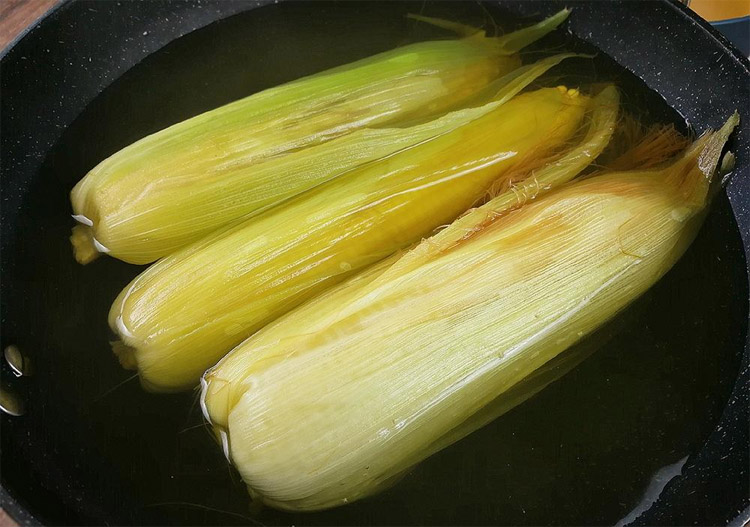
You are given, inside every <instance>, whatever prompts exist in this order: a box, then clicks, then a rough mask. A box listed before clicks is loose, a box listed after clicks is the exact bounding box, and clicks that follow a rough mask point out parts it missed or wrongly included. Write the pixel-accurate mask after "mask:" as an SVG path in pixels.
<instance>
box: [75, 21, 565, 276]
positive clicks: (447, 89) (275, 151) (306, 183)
mask: <svg viewBox="0 0 750 527" xmlns="http://www.w3.org/2000/svg"><path fill="white" fill-rule="evenodd" d="M567 13H568V11H567V10H563V11H561V12H560V13H558V14H557V15H555V16H552V17H550V18H548V19H547V20H545V21H543V22H540V23H539V24H537V25H535V26H531V27H529V28H525V29H522V30H520V31H517V32H515V33H511V34H509V35H505V36H503V37H486V36H485V34H484V32H481V31H478V30H474V31H473V32H472V34H471V35H470V36H466V37H464V38H461V39H454V40H441V41H429V42H421V43H416V44H411V45H408V46H404V47H401V48H397V49H395V50H392V51H388V52H385V53H381V54H378V55H375V56H373V57H370V58H367V59H363V60H360V61H357V62H354V63H352V64H348V65H345V66H341V67H338V68H334V69H332V70H328V71H325V72H322V73H319V74H316V75H312V76H310V77H305V78H303V79H300V80H297V81H294V82H290V83H287V84H284V85H282V86H278V87H275V88H271V89H268V90H265V91H263V92H260V93H257V94H255V95H251V96H249V97H247V98H244V99H241V100H239V101H236V102H234V103H231V104H228V105H226V106H222V107H220V108H217V109H215V110H212V111H209V112H206V113H203V114H201V115H198V116H196V117H193V118H191V119H188V120H186V121H183V122H181V123H178V124H175V125H173V126H170V127H169V128H166V129H165V130H162V131H160V132H157V133H155V134H153V135H150V136H148V137H146V138H144V139H141V140H140V141H137V142H136V143H134V144H132V145H130V146H128V147H126V148H123V149H122V150H120V151H119V152H116V153H115V154H113V155H111V156H110V157H108V158H107V159H105V160H104V161H102V162H101V163H99V164H98V165H97V166H96V167H94V168H93V169H92V170H91V171H90V172H89V173H88V174H87V175H86V176H85V177H84V178H83V179H82V180H81V181H80V182H79V183H78V184H77V185H76V186H75V188H74V189H73V190H72V192H71V202H72V205H73V215H74V218H76V219H77V220H78V221H79V222H80V223H81V224H80V225H78V226H77V227H76V228H75V231H74V233H73V236H72V237H71V242H72V244H73V247H74V252H75V256H76V258H77V260H78V261H79V262H81V263H88V262H90V261H91V260H93V259H95V258H96V257H97V256H99V255H100V254H101V253H106V254H109V255H110V256H113V257H115V258H119V259H121V260H124V261H126V262H130V263H136V264H145V263H150V262H153V261H155V260H156V259H158V258H161V257H163V256H166V255H169V254H171V253H173V252H174V251H176V250H177V249H179V248H181V247H184V246H186V245H188V244H189V243H191V242H194V241H196V240H199V239H201V238H202V237H204V236H206V235H207V234H210V233H211V232H213V231H215V230H217V229H219V228H221V227H222V226H226V225H228V224H230V223H231V222H233V221H235V220H237V219H238V218H242V217H246V216H248V215H250V214H253V213H257V212H259V211H262V210H264V209H267V208H269V207H271V206H273V205H275V204H278V203H280V202H282V201H283V200H285V199H287V198H290V197H292V196H294V195H296V194H299V193H301V192H304V191H305V190H308V189H310V188H312V187H314V186H316V185H318V184H320V183H323V182H325V181H327V180H330V179H333V178H335V177H338V176H341V175H342V174H345V173H346V172H347V171H349V170H351V169H352V168H354V167H357V166H359V165H361V164H363V163H367V162H369V161H372V160H374V159H378V158H380V157H382V156H385V155H388V154H391V153H393V152H395V151H397V150H399V149H401V148H403V147H405V146H408V145H410V144H414V143H417V142H419V141H422V140H424V139H425V138H426V137H429V133H430V131H429V130H426V129H423V128H416V129H414V128H412V129H406V130H400V129H398V127H401V126H405V125H406V124H407V123H413V122H414V121H415V120H419V121H425V120H428V119H434V118H435V117H437V116H439V115H441V114H443V113H445V112H447V111H449V110H452V109H456V108H460V107H462V106H465V105H466V104H467V103H469V102H471V101H472V100H473V99H475V98H476V97H479V96H481V95H482V93H483V92H484V91H485V90H487V89H488V88H489V87H491V86H492V84H493V82H495V81H496V80H497V79H499V78H500V77H502V76H503V75H505V74H508V73H510V72H511V71H513V70H515V69H516V68H518V67H519V66H520V65H521V63H520V59H519V57H518V53H517V52H518V51H519V50H520V49H521V48H522V47H524V46H525V45H527V44H529V43H531V42H533V41H535V40H537V39H538V38H540V37H542V36H544V35H545V34H547V33H549V32H550V31H551V30H553V29H554V28H555V27H557V26H558V25H559V24H560V23H561V22H562V21H563V20H564V19H565V18H566V17H567ZM442 125H443V128H445V127H446V126H449V125H450V123H447V122H444V123H442ZM385 126H387V127H391V129H390V130H387V131H383V130H380V129H379V128H382V127H385ZM358 131H359V132H358ZM350 134H351V136H350ZM337 139H340V140H338V141H337ZM331 143H333V144H331Z"/></svg>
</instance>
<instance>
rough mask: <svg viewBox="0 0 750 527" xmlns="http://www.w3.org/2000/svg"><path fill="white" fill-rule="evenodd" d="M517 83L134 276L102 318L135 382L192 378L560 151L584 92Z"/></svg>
mask: <svg viewBox="0 0 750 527" xmlns="http://www.w3.org/2000/svg"><path fill="white" fill-rule="evenodd" d="M553 62H554V61H553ZM545 68H546V66H545V67H544V68H542V70H544V69H545ZM540 71H541V70H540ZM531 78H533V76H532V77H530V78H529V79H528V80H527V81H526V82H528V81H530V80H531ZM522 86H523V83H521V84H518V83H517V82H515V80H514V81H513V82H510V83H508V85H507V86H506V87H505V88H503V89H501V91H500V92H499V93H498V94H497V95H496V101H495V102H492V103H488V104H490V105H491V106H490V108H491V109H490V111H487V112H486V113H484V114H483V115H481V116H480V117H478V118H477V119H475V120H473V121H471V122H468V123H466V124H464V125H463V126H460V127H458V128H456V129H455V130H451V131H449V132H447V133H444V134H442V135H439V136H437V137H435V138H432V139H430V140H428V141H425V142H423V143H420V144H418V145H414V146H412V147H410V148H407V149H404V150H402V151H400V152H398V153H396V154H394V155H392V156H390V157H387V158H384V159H382V160H379V161H378V162H377V163H372V164H369V165H367V166H364V167H362V168H360V169H358V170H355V171H353V172H351V173H349V174H348V175H347V177H346V178H340V179H335V180H333V181H330V182H328V183H326V184H324V185H321V186H318V187H316V188H315V189H313V190H311V191H309V192H307V193H306V194H303V195H301V196H299V197H297V198H295V199H292V200H290V201H288V202H286V203H284V204H282V205H281V206H279V207H276V208H274V209H272V210H270V211H268V212H267V213H264V214H261V215H258V216H256V217H253V218H250V219H249V220H247V221H245V222H243V223H241V224H239V225H236V226H234V227H232V228H231V229H230V230H228V231H225V232H223V233H221V234H218V235H215V236H210V237H208V238H206V239H205V240H203V241H200V242H198V243H196V244H194V245H192V246H189V247H188V248H186V249H184V250H183V251H179V252H178V253H176V254H174V255H172V256H170V257H167V258H164V259H163V260H161V261H159V262H157V263H156V264H154V265H153V266H151V267H150V268H149V269H148V270H146V271H145V272H144V273H142V274H141V275H140V276H138V277H137V278H136V279H135V280H134V281H133V282H132V283H131V284H130V285H129V286H127V287H126V288H125V289H124V290H123V292H122V293H121V294H120V296H119V297H118V298H117V300H116V301H115V302H114V304H113V306H112V309H111V311H110V318H109V320H110V326H111V327H112V329H113V330H114V331H115V332H116V333H117V334H118V336H119V337H120V339H121V340H122V341H123V342H124V343H125V344H127V347H128V348H129V349H130V350H131V351H132V354H133V355H134V358H135V362H136V363H137V365H138V371H139V374H140V377H141V381H142V382H143V384H144V386H146V387H147V388H149V389H152V390H156V391H174V390H181V389H187V388H190V387H192V386H194V385H195V384H196V383H197V382H198V379H199V377H200V375H201V374H202V373H203V371H204V370H205V369H206V368H208V367H210V366H212V365H213V364H215V362H216V361H217V360H218V359H220V358H221V357H222V356H223V355H224V354H225V353H226V352H227V351H229V350H230V349H231V348H232V347H233V346H234V345H236V344H238V343H239V342H241V341H242V340H243V339H244V338H246V337H247V336H249V335H250V334H252V333H253V332H254V331H256V330H257V329H259V328H261V327H262V326H263V325H265V324H266V323H268V322H270V321H272V320H273V319H275V318H276V317H278V316H280V315H282V314H283V313H285V312H286V311H289V310H290V309H292V308H293V307H295V306H296V305H298V304H300V303H301V302H303V301H304V300H306V299H308V298H310V297H312V296H313V295H315V294H317V293H319V292H321V291H323V290H324V289H325V288H327V287H330V286H331V285H333V284H335V283H337V282H339V281H341V280H343V279H344V278H346V277H347V276H350V275H352V274H353V273H355V272H357V271H358V270H361V269H363V268H365V267H367V266H368V265H370V264H372V263H374V262H377V261H378V260H381V259H383V258H385V257H387V256H389V255H390V254H392V253H393V252H395V251H397V250H399V249H402V248H404V247H407V246H408V245H410V244H412V243H414V242H416V241H419V240H420V239H421V238H422V237H424V236H427V235H429V234H430V233H431V232H432V231H433V229H435V228H436V227H438V226H440V225H444V224H447V223H449V222H451V221H452V220H453V219H454V218H456V217H457V216H458V215H460V214H461V213H462V212H464V211H465V210H466V209H467V208H469V207H470V206H472V204H474V203H476V202H477V200H480V199H481V198H482V197H483V196H484V195H485V194H486V192H487V190H488V189H489V188H490V187H491V186H492V185H496V184H497V183H498V182H500V181H503V180H506V181H507V182H508V184H510V181H509V178H510V177H517V176H518V175H519V174H527V175H528V174H531V172H532V170H533V169H534V168H537V167H539V166H540V164H541V163H543V162H545V161H546V160H548V159H551V158H554V157H555V156H558V155H564V153H565V151H566V150H567V148H568V145H569V144H570V141H571V140H573V139H574V137H575V136H576V133H577V132H578V131H579V130H580V129H581V126H582V123H583V121H584V117H585V115H586V113H587V109H588V108H589V107H590V105H591V99H590V98H589V97H588V96H586V95H584V94H580V93H578V92H577V91H574V90H571V91H562V92H561V91H559V90H558V89H556V88H543V89H540V90H536V91H531V92H528V93H524V94H521V95H517V96H516V97H514V98H511V99H510V100H508V99H509V97H508V96H509V94H510V93H516V92H517V91H518V90H520V89H521V87H522ZM503 101H506V102H503ZM126 349H127V348H126Z"/></svg>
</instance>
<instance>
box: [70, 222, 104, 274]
mask: <svg viewBox="0 0 750 527" xmlns="http://www.w3.org/2000/svg"><path fill="white" fill-rule="evenodd" d="M70 243H71V245H73V255H74V256H75V259H76V261H77V262H78V263H79V264H82V265H86V264H87V263H89V262H93V261H94V260H96V259H97V258H99V256H100V255H101V253H100V252H99V250H98V249H97V247H96V240H95V239H94V232H93V231H92V230H91V227H89V226H87V225H76V226H75V227H73V232H72V234H71V235H70Z"/></svg>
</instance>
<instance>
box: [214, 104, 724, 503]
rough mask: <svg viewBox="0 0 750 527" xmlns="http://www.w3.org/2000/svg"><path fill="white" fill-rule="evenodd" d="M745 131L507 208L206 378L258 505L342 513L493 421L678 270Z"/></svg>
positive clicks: (374, 274) (346, 292)
mask: <svg viewBox="0 0 750 527" xmlns="http://www.w3.org/2000/svg"><path fill="white" fill-rule="evenodd" d="M737 120H738V118H737V115H736V114H735V115H734V116H732V117H731V118H730V119H729V121H728V122H727V123H726V125H725V126H724V127H723V128H722V129H721V130H720V131H718V132H716V133H708V134H706V135H705V136H703V137H702V138H700V139H699V140H698V141H696V143H694V144H693V145H692V146H691V147H690V148H689V149H688V150H687V151H685V152H684V153H683V154H681V155H680V156H679V157H678V158H676V159H675V160H674V161H672V162H671V163H669V164H668V165H666V166H662V167H659V168H657V169H650V170H637V171H628V172H609V173H605V174H601V175H597V176H596V177H591V178H587V179H583V180H581V181H578V182H571V183H568V184H566V185H563V186H562V187H560V188H558V189H556V190H555V189H553V190H552V191H551V192H548V193H546V194H545V195H544V196H542V197H540V198H539V199H537V200H534V201H532V202H530V203H526V204H525V205H524V206H522V207H520V208H517V209H515V210H512V209H513V208H512V207H511V210H510V211H509V207H508V203H507V200H506V199H505V197H504V196H503V195H501V196H499V197H498V198H496V199H498V201H496V202H494V203H496V204H497V214H489V215H476V216H475V219H476V222H475V223H474V224H473V225H468V224H467V223H466V222H464V223H463V224H461V225H460V226H457V224H454V225H452V226H450V227H448V228H447V229H446V230H445V231H443V232H441V233H440V234H441V235H442V239H433V240H429V239H428V240H426V241H425V242H423V243H422V245H421V246H420V247H419V248H418V252H417V253H416V254H417V256H416V257H415V258H414V262H416V265H412V264H410V265H403V266H399V265H398V262H399V260H396V261H395V262H392V261H388V262H385V263H383V264H381V266H378V267H376V268H374V269H373V270H371V271H369V272H368V273H366V274H364V275H362V276H360V277H357V278H356V279H355V281H352V282H350V283H346V284H344V285H343V286H341V287H340V288H338V289H336V290H333V291H331V292H329V293H327V294H324V295H322V296H320V297H318V298H317V299H315V300H312V301H311V302H309V303H307V304H305V305H304V306H302V307H300V308H298V309H297V310H295V311H293V312H291V313H290V314H288V315H287V316H285V317H283V318H281V319H279V320H278V321H277V322H275V323H274V324H272V325H270V326H268V327H266V328H264V329H263V330H262V331H260V332H258V333H257V334H256V335H254V336H253V337H251V338H250V339H248V340H247V341H245V342H244V343H242V344H241V345H240V346H238V347H237V348H236V349H235V350H233V351H232V353H230V354H229V355H228V356H227V357H225V359H224V360H223V361H222V362H220V363H219V364H218V365H217V366H216V367H215V368H213V369H212V370H210V371H209V372H207V374H206V375H205V377H204V381H203V399H202V405H203V408H204V412H205V413H206V414H207V417H208V418H209V419H210V421H211V422H212V424H213V426H214V428H215V430H216V431H217V433H218V435H219V436H220V437H222V438H223V440H224V443H225V448H226V452H227V454H228V457H229V459H230V460H231V462H232V463H233V464H234V465H235V466H236V467H237V469H238V470H239V472H240V474H241V475H242V478H243V480H244V481H245V482H246V483H247V485H248V487H249V489H250V491H251V493H252V494H253V495H254V496H256V497H258V498H259V499H261V500H262V501H264V502H265V503H268V504H270V505H272V506H274V507H278V508H283V509H290V510H315V509H322V508H327V507H333V506H336V505H341V504H344V503H348V502H351V501H353V500H356V499H359V498H361V497H363V496H366V495H368V494H371V493H372V492H374V491H376V490H378V489H380V488H382V487H383V486H386V485H388V484H390V483H391V482H393V481H395V480H396V479H397V478H398V476H399V474H401V473H403V471H404V470H407V469H408V467H409V466H411V465H413V464H414V463H417V462H419V461H420V460H421V459H423V458H424V457H425V456H427V455H429V454H431V453H433V452H434V451H436V449H439V448H443V447H445V446H447V445H448V444H449V443H451V442H453V441H455V440H457V439H459V438H460V437H462V436H463V435H465V434H466V433H468V432H470V431H471V430H473V429H474V428H476V426H479V425H481V424H482V423H483V422H485V421H486V419H487V418H492V417H493V415H494V414H493V412H491V411H490V413H489V415H488V414H483V412H486V411H487V408H489V407H488V405H490V404H493V405H497V404H499V403H498V401H499V402H500V403H502V402H503V400H502V399H498V398H499V397H502V396H503V395H504V394H506V395H508V396H509V397H510V396H511V395H512V394H514V393H516V392H515V391H514V387H518V386H519V383H521V382H522V381H523V380H524V379H527V378H529V376H530V375H532V374H534V372H538V371H540V368H542V367H544V365H545V364H547V363H549V362H550V361H552V360H553V359H554V358H555V357H557V356H558V355H560V354H561V353H562V352H563V351H564V350H565V349H567V348H568V347H569V346H571V345H572V344H574V343H576V342H577V341H579V340H580V339H581V338H582V337H583V336H585V335H587V334H589V333H591V332H592V331H593V330H595V329H596V328H598V327H600V326H601V325H602V324H603V323H605V322H606V321H607V320H609V319H611V317H613V316H614V315H615V314H616V313H617V312H619V311H620V310H621V309H623V308H624V307H625V306H627V305H628V304H629V303H630V302H631V301H633V300H634V299H635V298H637V297H638V296H639V295H641V294H642V293H643V292H644V291H646V290H647V289H648V288H649V287H650V286H651V285H653V284H654V283H655V282H656V281H657V280H658V279H659V278H660V277H661V276H662V275H664V273H666V272H667V271H668V270H669V269H670V267H671V266H672V265H673V264H674V263H675V262H676V261H677V260H678V259H679V258H680V256H681V255H682V254H683V252H684V250H685V249H686V247H687V246H688V245H689V244H690V242H691V241H692V239H693V237H694V236H695V233H696V232H697V230H698V228H699V226H700V224H701V222H702V220H703V217H704V213H705V210H706V206H707V204H708V201H709V198H710V195H711V190H712V189H713V188H715V184H714V185H713V186H712V184H711V181H712V177H713V175H714V172H715V170H716V166H717V164H718V162H719V160H720V154H721V150H722V147H723V145H724V144H725V142H726V140H727V137H728V136H729V134H730V133H731V131H732V130H733V128H734V127H735V126H736V123H737ZM492 207H493V201H490V202H489V203H488V204H487V205H486V206H485V209H484V210H485V212H491V209H492ZM467 227H468V228H467ZM444 233H447V234H444ZM425 247H426V248H425ZM410 254H412V253H409V254H407V255H406V257H408V256H409V255H410ZM406 257H404V258H406ZM414 262H411V263H414ZM514 397H515V396H514Z"/></svg>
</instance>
